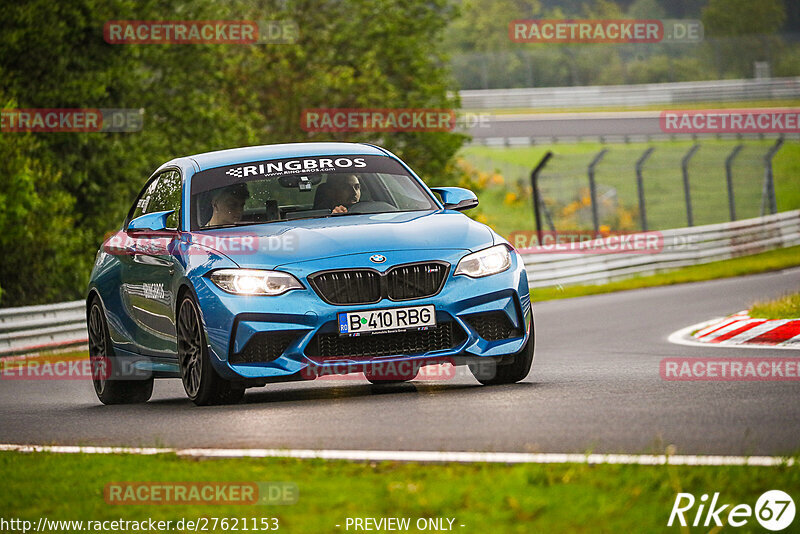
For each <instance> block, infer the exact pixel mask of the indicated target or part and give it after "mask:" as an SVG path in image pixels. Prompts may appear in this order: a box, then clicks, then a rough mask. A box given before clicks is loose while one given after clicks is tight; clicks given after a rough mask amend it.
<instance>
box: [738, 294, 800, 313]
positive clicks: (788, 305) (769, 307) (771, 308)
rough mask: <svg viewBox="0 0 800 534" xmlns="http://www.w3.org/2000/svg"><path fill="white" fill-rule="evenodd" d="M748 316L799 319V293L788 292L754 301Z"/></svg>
mask: <svg viewBox="0 0 800 534" xmlns="http://www.w3.org/2000/svg"><path fill="white" fill-rule="evenodd" d="M750 317H758V318H760V319H800V293H790V294H788V295H783V296H782V297H780V298H777V299H775V300H768V301H763V302H756V303H755V304H753V306H752V307H751V308H750Z"/></svg>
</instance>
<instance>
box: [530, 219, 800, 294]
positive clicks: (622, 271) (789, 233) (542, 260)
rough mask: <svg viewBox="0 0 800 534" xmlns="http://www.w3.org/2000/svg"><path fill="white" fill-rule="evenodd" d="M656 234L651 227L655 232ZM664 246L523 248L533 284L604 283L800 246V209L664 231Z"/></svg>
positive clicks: (547, 285) (548, 285)
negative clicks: (644, 249) (578, 250)
mask: <svg viewBox="0 0 800 534" xmlns="http://www.w3.org/2000/svg"><path fill="white" fill-rule="evenodd" d="M651 233H652V232H651ZM660 234H661V236H662V242H663V248H662V249H661V250H660V251H659V252H655V253H651V254H641V253H638V254H635V253H613V252H606V253H586V254H574V253H570V254H567V253H563V254H562V253H534V254H531V253H530V250H531V249H523V250H520V251H519V252H520V253H521V254H522V257H523V260H524V261H525V267H526V270H527V271H528V285H529V286H530V287H531V288H537V287H550V286H556V285H569V284H603V283H606V282H611V281H614V280H621V279H624V278H630V277H632V276H637V275H639V276H641V275H650V274H656V273H659V272H664V271H669V270H672V269H675V268H678V267H687V266H690V265H700V264H703V263H709V262H712V261H719V260H726V259H730V258H735V257H738V256H746V255H749V254H757V253H759V252H764V251H767V250H772V249H776V248H783V247H790V246H794V245H800V210H795V211H786V212H783V213H777V214H775V215H767V216H765V217H757V218H754V219H743V220H740V221H735V222H728V223H722V224H710V225H706V226H695V227H691V228H678V229H673V230H665V231H663V232H660Z"/></svg>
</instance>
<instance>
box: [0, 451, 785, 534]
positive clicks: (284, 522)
mask: <svg viewBox="0 0 800 534" xmlns="http://www.w3.org/2000/svg"><path fill="white" fill-rule="evenodd" d="M0 473H2V475H3V504H2V514H1V515H2V517H3V518H5V519H9V518H21V519H26V520H30V521H33V522H34V524H36V522H37V521H38V518H39V517H42V516H44V517H46V518H48V519H51V520H53V519H63V520H68V519H75V520H78V519H82V520H114V519H125V520H135V521H141V520H144V519H147V518H153V519H157V520H172V521H177V520H179V519H181V518H185V519H192V520H195V519H197V518H200V517H209V518H213V517H217V518H224V517H228V518H234V517H236V518H252V517H258V518H260V517H267V518H269V517H276V518H278V520H279V525H280V531H281V532H289V533H306V532H308V533H319V532H347V530H345V524H346V523H345V521H346V518H348V517H361V518H363V517H375V518H378V517H409V518H412V525H413V522H414V521H416V519H417V518H420V517H422V518H428V517H431V518H436V517H448V518H455V522H454V525H455V526H454V530H455V531H456V532H464V533H469V532H481V533H483V532H520V533H523V532H524V533H528V532H663V531H664V530H666V523H667V520H668V518H669V513H670V511H671V509H672V505H673V503H674V500H675V497H676V494H677V493H678V492H689V493H694V494H695V495H696V496H697V497H698V499H699V496H700V495H701V494H703V493H709V492H713V491H719V492H720V493H721V495H720V499H719V501H720V503H732V504H739V503H745V504H749V505H750V506H754V505H755V502H756V500H757V498H758V496H759V495H761V494H762V493H763V492H764V491H766V490H769V489H775V488H778V489H781V490H783V491H786V492H788V493H789V494H796V493H797V491H798V490H800V468H798V466H797V465H795V466H793V467H788V466H780V467H769V468H765V467H699V466H635V465H629V466H623V465H595V466H589V465H582V464H554V465H538V464H527V465H498V464H463V465H462V464H404V463H392V462H383V463H377V464H376V463H349V462H342V461H322V460H291V459H227V460H204V461H196V460H190V459H184V458H178V457H176V456H173V455H158V456H133V455H114V456H106V455H81V454H68V455H54V454H48V453H33V454H20V453H11V452H3V453H0ZM120 481H151V482H163V481H236V482H268V481H281V482H293V483H295V484H297V486H298V489H299V500H298V502H297V504H294V505H286V506H253V505H244V506H242V505H240V506H226V505H216V506H204V507H201V506H180V505H167V506H164V505H161V506H158V505H149V506H148V505H124V506H120V505H109V504H106V502H105V500H104V497H103V489H104V487H105V485H106V484H108V483H110V482H120ZM729 508H730V507H729ZM695 511H696V506H695ZM725 517H726V515H725V514H723V519H724V518H725ZM337 524H338V525H341V526H340V527H339V528H337V527H336V526H335V525H337ZM459 525H464V527H460V526H459ZM748 526H749V527H750V528H749V529H745V530H746V531H752V529H754V528H756V529H757V528H758V524H757V523H755V520H752V523H748ZM673 528H674V529H676V531H677V530H678V529H679V527H675V526H673ZM708 530H709V529H708V528H698V529H691V530H686V532H689V531H691V532H706V531H708ZM350 531H351V532H352V531H353V528H352V527H351V528H350ZM410 531H411V532H417V530H416V529H415V528H411V529H410Z"/></svg>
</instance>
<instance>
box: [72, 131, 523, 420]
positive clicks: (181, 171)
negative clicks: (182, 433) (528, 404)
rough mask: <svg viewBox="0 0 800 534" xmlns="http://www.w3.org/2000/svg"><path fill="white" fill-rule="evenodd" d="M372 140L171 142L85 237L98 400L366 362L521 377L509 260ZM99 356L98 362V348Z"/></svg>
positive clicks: (396, 373) (235, 393) (258, 382)
mask: <svg viewBox="0 0 800 534" xmlns="http://www.w3.org/2000/svg"><path fill="white" fill-rule="evenodd" d="M477 204H478V200H477V198H476V196H475V195H474V194H473V193H472V192H471V191H468V190H466V189H461V188H457V187H437V188H428V187H427V186H426V185H425V183H424V182H423V181H422V180H421V179H420V178H419V177H418V176H417V175H416V174H415V173H414V171H412V170H411V169H410V168H409V167H408V166H407V165H406V164H405V163H403V162H402V161H401V160H400V159H399V158H398V157H397V156H395V155H394V154H392V153H390V152H389V151H387V150H384V149H382V148H380V147H377V146H372V145H366V144H351V143H298V144H282V145H269V146H257V147H248V148H238V149H232V150H222V151H219V152H209V153H205V154H198V155H196V156H189V157H183V158H177V159H174V160H172V161H169V162H167V163H165V164H164V165H162V166H161V167H159V168H158V170H156V171H155V172H154V173H153V175H152V176H151V177H150V178H149V179H148V180H147V182H146V184H145V185H144V188H143V189H142V192H141V193H140V194H139V196H138V198H137V199H136V201H135V202H134V204H133V206H131V208H130V211H129V213H128V216H127V217H126V219H125V221H124V223H123V225H122V228H121V229H120V230H119V231H118V232H117V233H115V234H114V235H112V236H111V237H109V238H108V239H107V240H106V241H105V242H104V243H103V245H102V247H101V249H100V250H99V252H98V254H97V259H96V261H95V265H94V269H93V271H92V275H91V280H90V283H89V289H88V294H87V298H86V307H87V312H86V313H87V323H88V330H89V353H90V358H91V359H92V361H93V362H96V363H98V365H97V366H95V369H96V372H95V373H94V377H93V382H94V388H95V391H96V392H97V396H98V397H99V399H100V401H101V402H103V403H105V404H116V403H134V402H145V401H147V400H148V399H149V398H150V396H151V394H152V390H153V379H154V378H166V377H174V378H178V377H179V378H181V379H182V381H183V385H184V388H185V390H186V393H187V395H188V396H189V398H190V399H191V400H192V401H194V402H195V403H196V404H198V405H208V404H221V403H233V402H238V401H239V400H241V398H242V396H243V395H244V391H245V389H246V388H249V387H256V386H264V385H265V384H267V383H269V382H284V381H292V380H312V379H314V378H316V377H320V376H323V375H326V374H330V373H331V372H335V373H349V372H362V373H364V375H365V376H366V378H367V379H368V380H369V381H370V382H373V383H376V384H381V383H388V382H401V381H406V380H412V379H414V378H415V377H416V376H417V373H418V371H419V369H420V367H422V366H425V365H428V364H431V363H443V362H447V363H450V364H452V365H467V366H468V367H469V369H470V371H471V372H472V374H473V375H474V376H475V378H476V379H477V380H478V381H479V382H481V383H483V384H507V383H513V382H518V381H520V380H522V379H524V378H525V377H526V376H527V375H528V373H529V371H530V368H531V364H532V362H533V352H534V334H533V312H532V309H531V303H530V295H529V292H528V280H527V275H526V273H525V266H524V265H523V262H522V259H521V258H520V256H519V255H518V254H517V253H516V251H515V250H514V249H513V248H512V247H511V246H510V245H509V244H508V242H507V241H506V240H505V239H503V238H502V237H500V236H499V235H497V234H496V233H495V232H493V231H492V230H491V229H490V228H489V227H487V226H485V225H483V224H480V223H478V222H476V221H473V220H472V219H470V218H469V217H467V216H465V215H463V214H462V213H460V211H462V210H466V209H469V208H472V207H475V206H476V205H477ZM100 363H102V364H103V365H100Z"/></svg>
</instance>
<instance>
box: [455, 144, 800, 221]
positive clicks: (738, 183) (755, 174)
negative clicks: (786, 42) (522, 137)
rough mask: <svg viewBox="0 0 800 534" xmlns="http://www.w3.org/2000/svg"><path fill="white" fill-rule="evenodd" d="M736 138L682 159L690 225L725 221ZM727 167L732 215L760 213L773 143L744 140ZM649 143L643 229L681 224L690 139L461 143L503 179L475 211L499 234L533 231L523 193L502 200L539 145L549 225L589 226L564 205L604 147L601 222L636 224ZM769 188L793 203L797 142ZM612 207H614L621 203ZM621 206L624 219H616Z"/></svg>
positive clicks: (783, 204)
mask: <svg viewBox="0 0 800 534" xmlns="http://www.w3.org/2000/svg"><path fill="white" fill-rule="evenodd" d="M736 144H737V142H735V141H732V140H713V139H710V140H703V141H701V148H700V150H699V151H698V152H697V153H696V154H695V156H694V157H693V158H692V160H691V162H690V164H689V178H690V187H691V189H690V191H691V196H692V206H693V211H694V224H695V225H701V224H713V223H719V222H725V221H727V220H728V219H729V217H728V199H727V189H726V181H725V170H724V169H725V167H724V162H725V158H726V156H727V155H728V154H729V153H730V151H731V150H732V149H733V147H734V146H736ZM743 144H744V149H743V150H742V151H741V152H740V153H739V154H738V156H737V158H736V160H735V162H734V166H733V182H734V191H735V201H736V202H735V204H736V206H735V207H736V212H737V213H736V215H737V218H738V219H744V218H750V217H757V216H758V215H759V214H760V206H761V188H762V180H763V176H764V168H763V155H764V154H765V153H766V151H767V149H768V148H769V147H770V146H771V145H772V144H773V141H770V140H763V141H757V140H748V141H745V142H743ZM649 146H654V147H655V151H654V152H653V154H652V156H651V157H650V158H649V159H648V161H647V163H646V164H645V167H644V172H643V179H644V191H645V199H646V209H647V219H648V226H649V229H650V230H665V229H668V228H680V227H684V226H686V225H687V217H686V210H685V201H684V191H683V178H682V173H681V166H680V162H681V158H682V156H683V155H684V154H685V153H686V151H687V150H688V149H689V148H690V147H691V146H692V142H691V141H671V142H668V141H665V142H657V143H651V144H647V143H629V144H614V145H601V144H600V143H576V144H558V145H550V146H533V147H508V148H500V147H497V148H495V147H480V146H472V147H467V148H465V149H463V150H462V152H461V154H462V156H463V157H464V158H465V159H466V160H467V161H469V162H470V163H471V164H473V165H474V166H475V167H477V168H478V169H479V170H482V171H485V172H489V173H492V172H495V171H497V172H499V173H500V174H501V175H502V176H503V177H504V184H503V185H489V186H488V187H487V188H486V189H485V190H484V191H482V192H481V194H480V201H481V212H482V213H483V214H484V215H485V217H486V218H487V220H488V224H489V225H491V226H492V227H493V228H494V229H495V230H496V231H497V232H498V233H500V234H501V235H503V236H505V237H508V236H509V235H510V234H511V233H512V232H514V231H525V230H533V229H535V227H534V222H533V214H532V208H531V199H530V195H528V194H525V195H524V196H520V197H519V198H518V200H517V201H515V202H510V203H509V202H508V201H507V200H506V196H507V194H508V193H509V192H518V191H519V189H518V188H517V186H516V183H517V182H521V183H522V184H523V185H525V186H527V185H529V183H530V178H529V177H530V171H531V169H532V168H533V167H534V165H535V164H536V163H537V162H538V161H539V160H540V159H541V158H542V156H543V155H544V153H545V152H547V151H548V150H552V151H553V153H554V154H555V156H554V157H553V158H552V159H551V160H550V162H549V163H548V165H547V166H546V167H545V169H544V171H543V172H542V174H541V175H540V181H539V184H540V190H541V192H542V195H543V197H544V198H545V200H546V201H547V202H548V203H549V204H548V205H549V206H550V210H551V214H552V216H553V218H554V219H555V224H556V228H560V229H562V230H565V229H580V228H590V227H591V210H590V209H589V208H588V207H584V208H583V209H581V210H579V211H578V212H577V213H576V216H573V217H569V216H567V215H565V212H564V211H563V208H564V207H565V206H566V205H568V204H569V203H570V202H572V201H574V200H577V199H579V198H580V195H581V192H582V190H583V191H585V190H586V189H587V188H588V178H587V176H586V167H587V165H588V164H589V162H590V161H591V160H592V158H593V157H594V156H595V154H597V153H598V152H599V151H600V150H601V149H603V148H607V149H608V150H609V151H608V153H607V154H606V156H605V158H604V159H603V161H602V162H601V163H600V164H599V165H598V166H597V171H596V182H597V184H598V189H599V191H600V194H601V195H602V194H603V193H604V192H607V193H611V192H613V193H614V194H615V196H616V200H615V201H613V200H609V201H607V202H605V203H602V204H601V210H600V211H601V213H600V215H601V224H607V225H608V226H609V227H610V229H611V230H637V229H639V228H640V222H639V221H640V219H639V214H638V197H637V189H636V178H635V172H634V165H635V162H636V160H637V159H638V157H639V156H640V155H641V154H642V152H643V151H644V150H645V149H646V148H648V147H649ZM773 170H774V176H775V190H776V196H777V207H778V210H779V211H787V210H792V209H797V208H800V179H798V176H800V142H798V141H787V142H785V143H784V146H783V147H782V148H781V149H780V151H779V152H778V154H777V155H776V156H775V159H774V162H773ZM615 206H621V207H622V210H619V209H617V208H616V207H615ZM622 212H624V215H623V216H625V217H628V223H627V225H625V223H622V222H621V221H622V218H621V216H620V214H621V213H622Z"/></svg>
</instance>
